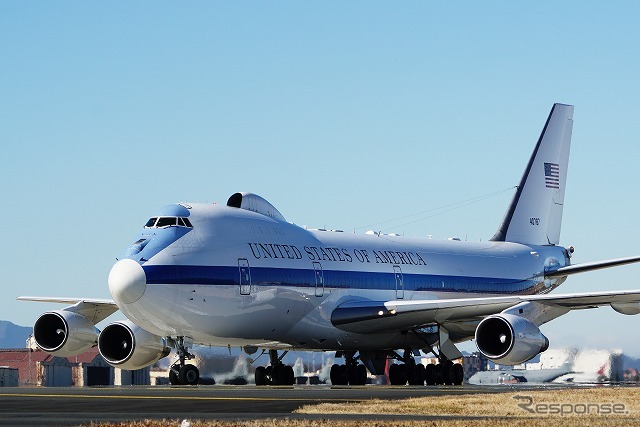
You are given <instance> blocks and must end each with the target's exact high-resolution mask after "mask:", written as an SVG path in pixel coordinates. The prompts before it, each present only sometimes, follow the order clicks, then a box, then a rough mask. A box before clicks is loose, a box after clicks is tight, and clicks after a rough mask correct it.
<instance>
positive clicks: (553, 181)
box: [544, 163, 560, 189]
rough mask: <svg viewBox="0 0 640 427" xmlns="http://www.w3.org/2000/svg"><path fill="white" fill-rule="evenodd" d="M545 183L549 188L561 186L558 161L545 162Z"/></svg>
mask: <svg viewBox="0 0 640 427" xmlns="http://www.w3.org/2000/svg"><path fill="white" fill-rule="evenodd" d="M544 183H545V186H546V187H547V188H555V189H559V188H560V166H558V164H557V163H545V164H544Z"/></svg>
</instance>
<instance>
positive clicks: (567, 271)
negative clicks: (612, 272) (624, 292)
mask: <svg viewBox="0 0 640 427" xmlns="http://www.w3.org/2000/svg"><path fill="white" fill-rule="evenodd" d="M634 262H640V256H633V257H628V258H617V259H610V260H607V261H597V262H589V263H585V264H576V265H568V266H566V267H560V268H558V269H555V270H550V271H545V273H544V277H545V278H546V279H553V278H556V277H566V276H569V275H571V274H576V273H584V272H586V271H593V270H601V269H603V268H609V267H617V266H620V265H625V264H633V263H634Z"/></svg>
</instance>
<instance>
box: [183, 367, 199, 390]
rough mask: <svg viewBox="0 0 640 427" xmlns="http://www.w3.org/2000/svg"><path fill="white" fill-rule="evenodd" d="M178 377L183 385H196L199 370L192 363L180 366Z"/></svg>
mask: <svg viewBox="0 0 640 427" xmlns="http://www.w3.org/2000/svg"><path fill="white" fill-rule="evenodd" d="M178 378H179V379H180V383H181V384H185V385H197V384H198V380H199V379H200V372H199V371H198V368H196V367H195V366H193V365H184V366H182V367H181V368H180V372H179V373H178Z"/></svg>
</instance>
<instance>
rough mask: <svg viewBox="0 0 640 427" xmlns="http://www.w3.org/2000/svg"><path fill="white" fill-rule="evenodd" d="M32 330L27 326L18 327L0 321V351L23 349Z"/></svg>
mask: <svg viewBox="0 0 640 427" xmlns="http://www.w3.org/2000/svg"><path fill="white" fill-rule="evenodd" d="M31 331H32V329H31V328H30V327H27V326H18V325H16V324H13V323H11V322H7V321H6V320H0V349H2V348H24V347H26V345H27V344H26V342H27V338H29V335H31Z"/></svg>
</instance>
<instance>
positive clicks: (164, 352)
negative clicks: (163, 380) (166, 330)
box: [98, 320, 171, 370]
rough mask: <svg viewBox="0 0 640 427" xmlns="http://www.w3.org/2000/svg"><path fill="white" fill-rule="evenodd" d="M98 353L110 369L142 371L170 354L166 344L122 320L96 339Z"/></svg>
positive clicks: (110, 325)
mask: <svg viewBox="0 0 640 427" xmlns="http://www.w3.org/2000/svg"><path fill="white" fill-rule="evenodd" d="M98 350H100V354H101V355H102V357H104V359H105V360H106V361H107V362H108V363H109V364H110V365H112V366H116V367H118V368H121V369H130V370H134V369H141V368H144V367H146V366H149V365H151V364H152V363H155V362H157V361H158V360H160V359H162V358H163V357H166V356H168V355H169V353H170V352H171V349H170V348H169V347H167V344H166V341H165V340H164V339H163V338H161V337H159V336H157V335H154V334H152V333H150V332H147V331H145V330H144V329H142V328H141V327H140V326H138V325H136V324H135V323H133V322H131V321H128V320H125V321H122V322H114V323H111V324H109V325H107V326H106V327H105V328H104V329H103V330H102V332H101V333H100V336H99V337H98Z"/></svg>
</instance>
